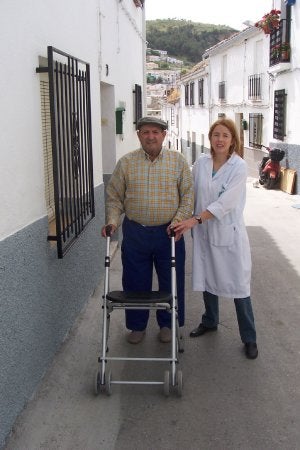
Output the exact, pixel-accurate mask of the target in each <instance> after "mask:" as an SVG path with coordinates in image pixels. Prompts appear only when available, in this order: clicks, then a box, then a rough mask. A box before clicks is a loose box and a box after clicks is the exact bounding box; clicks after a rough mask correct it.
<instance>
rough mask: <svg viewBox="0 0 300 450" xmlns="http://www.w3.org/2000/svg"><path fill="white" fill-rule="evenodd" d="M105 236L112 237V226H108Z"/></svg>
mask: <svg viewBox="0 0 300 450" xmlns="http://www.w3.org/2000/svg"><path fill="white" fill-rule="evenodd" d="M105 234H106V236H107V237H111V235H112V226H111V225H106V227H105Z"/></svg>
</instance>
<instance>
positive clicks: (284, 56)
mask: <svg viewBox="0 0 300 450" xmlns="http://www.w3.org/2000/svg"><path fill="white" fill-rule="evenodd" d="M290 50H291V46H290V44H289V42H282V44H281V45H280V54H281V60H282V61H288V60H289V58H290Z"/></svg>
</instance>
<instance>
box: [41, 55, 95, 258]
mask: <svg viewBox="0 0 300 450" xmlns="http://www.w3.org/2000/svg"><path fill="white" fill-rule="evenodd" d="M46 70H47V71H48V76H49V96H50V113H51V141H52V156H53V181H54V199H55V221H56V234H55V235H51V236H48V240H55V241H56V242H57V253H58V257H59V258H62V257H63V256H64V254H65V253H66V251H67V250H68V249H69V248H70V246H71V245H72V244H73V243H74V242H75V240H76V239H77V238H78V236H79V235H80V234H81V233H82V231H83V230H84V228H85V227H86V225H87V224H88V223H89V222H90V220H91V219H92V218H93V217H94V216H95V205H94V190H93V185H94V183H93V159H92V130H91V103H90V70H89V64H88V63H86V62H84V61H81V60H79V59H77V58H74V57H73V56H70V55H68V54H66V53H64V52H62V51H60V50H57V49H55V48H53V47H51V46H49V47H48V68H47V69H46ZM40 71H45V70H43V69H40Z"/></svg>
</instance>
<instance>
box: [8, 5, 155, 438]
mask: <svg viewBox="0 0 300 450" xmlns="http://www.w3.org/2000/svg"><path fill="white" fill-rule="evenodd" d="M143 3H144V2H143V1H140V0H121V1H120V0H92V1H89V2H82V1H79V0H72V1H71V0H65V1H63V2H61V1H59V0H44V1H42V2H34V1H32V0H30V1H27V2H11V1H10V0H3V1H1V3H0V29H1V40H0V49H1V51H0V53H1V58H2V70H1V75H0V90H1V103H0V112H1V123H0V128H1V132H0V141H1V144H0V148H1V154H0V171H1V174H0V180H1V181H0V183H1V189H0V196H1V204H2V214H1V215H0V298H1V301H0V317H1V327H0V343H1V352H0V380H1V383H0V417H1V427H0V447H1V446H2V445H3V443H4V440H5V437H6V436H7V434H8V433H9V432H10V430H11V427H12V425H13V423H14V421H15V419H16V417H17V415H18V414H19V413H20V411H21V410H22V408H23V407H24V405H25V404H26V402H27V400H28V399H29V398H30V397H31V396H32V394H33V392H34V390H35V389H36V387H37V385H38V383H39V381H40V379H41V377H42V376H43V375H44V373H45V371H46V370H47V368H48V366H49V364H50V363H51V360H52V358H53V356H54V354H55V352H56V351H57V350H58V348H59V347H60V345H61V343H62V341H63V340H64V338H65V336H66V335H67V333H68V332H69V330H70V328H71V326H72V325H73V323H74V321H75V319H76V317H77V316H78V313H79V312H80V311H81V309H82V308H83V306H84V304H85V303H86V301H87V300H88V298H89V296H90V295H91V294H92V293H93V291H94V289H95V287H96V286H97V285H98V283H99V281H100V280H101V278H102V277H103V270H104V248H105V242H104V239H102V238H101V237H100V229H101V226H102V225H103V224H104V223H105V213H104V179H105V178H106V177H109V175H110V174H111V172H112V170H113V168H114V166H115V163H116V161H117V160H118V158H119V157H120V156H121V155H123V154H124V153H126V152H128V151H130V150H134V149H135V148H138V145H139V144H138V139H137V136H136V121H137V119H138V118H139V117H141V115H143V111H144V109H145V101H144V99H145V52H146V44H145V43H146V41H145V17H144V9H143ZM133 48H134V52H133V51H132V49H133ZM129 67H130V70H128V68H129ZM47 238H48V239H50V240H48V239H47ZM95 358H96V355H95Z"/></svg>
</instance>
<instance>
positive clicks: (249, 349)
mask: <svg viewBox="0 0 300 450" xmlns="http://www.w3.org/2000/svg"><path fill="white" fill-rule="evenodd" d="M245 353H246V356H247V358H249V359H255V358H257V355H258V350H257V345H256V343H255V342H246V343H245Z"/></svg>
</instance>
